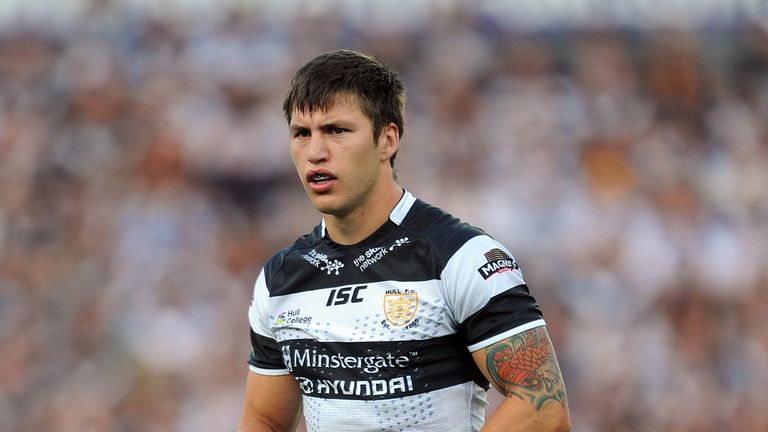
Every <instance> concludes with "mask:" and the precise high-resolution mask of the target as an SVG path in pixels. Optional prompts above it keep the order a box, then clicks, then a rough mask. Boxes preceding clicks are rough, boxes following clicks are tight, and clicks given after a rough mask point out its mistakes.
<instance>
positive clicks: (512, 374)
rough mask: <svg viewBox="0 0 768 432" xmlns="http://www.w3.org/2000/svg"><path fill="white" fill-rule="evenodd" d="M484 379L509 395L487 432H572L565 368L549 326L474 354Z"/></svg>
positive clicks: (490, 422) (517, 335)
mask: <svg viewBox="0 0 768 432" xmlns="http://www.w3.org/2000/svg"><path fill="white" fill-rule="evenodd" d="M472 356H473V357H474V359H475V363H477V366H478V367H479V368H480V370H481V371H482V372H483V375H485V377H486V378H487V379H488V380H489V381H490V382H491V383H492V384H493V386H494V387H495V388H496V389H497V390H499V391H500V392H501V393H502V394H504V395H506V399H505V400H504V402H503V403H502V404H501V406H499V409H498V410H496V412H495V413H493V415H492V416H491V418H489V419H488V421H487V422H486V424H485V426H484V427H483V431H486V432H491V431H519V432H523V431H570V430H571V424H570V417H569V415H568V401H567V399H566V396H565V384H564V383H563V378H562V374H561V373H560V366H559V365H558V364H557V357H555V350H554V349H553V348H552V343H551V342H550V340H549V335H548V334H547V329H546V327H544V326H541V327H535V328H532V329H530V330H526V331H524V332H522V333H519V334H516V335H514V336H512V337H510V338H508V339H504V340H502V341H499V342H496V343H495V344H493V345H491V346H488V347H486V348H483V349H480V350H477V351H475V352H473V353H472Z"/></svg>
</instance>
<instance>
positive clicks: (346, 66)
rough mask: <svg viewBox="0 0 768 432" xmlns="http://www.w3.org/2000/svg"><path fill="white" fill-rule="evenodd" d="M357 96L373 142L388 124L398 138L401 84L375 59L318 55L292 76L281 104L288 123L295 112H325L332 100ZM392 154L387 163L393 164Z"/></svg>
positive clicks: (401, 113) (359, 55)
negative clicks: (370, 126)
mask: <svg viewBox="0 0 768 432" xmlns="http://www.w3.org/2000/svg"><path fill="white" fill-rule="evenodd" d="M344 94H349V95H354V96H357V100H358V101H359V103H360V109H361V110H362V111H363V114H365V115H366V116H367V117H368V119H369V120H370V121H371V124H372V127H373V138H374V140H375V139H377V138H378V137H379V135H380V134H381V132H382V130H383V129H384V127H385V126H386V125H388V124H389V123H394V124H395V125H397V128H398V131H399V136H400V137H402V136H403V131H404V130H405V85H403V82H402V81H401V80H400V77H399V76H398V75H397V72H395V71H394V70H392V69H390V68H389V67H387V66H386V65H384V64H382V63H381V62H379V61H378V60H376V59H375V58H373V57H372V56H369V55H365V54H362V53H359V52H356V51H351V50H337V51H331V52H327V53H325V54H321V55H319V56H317V57H315V58H314V59H312V60H311V61H309V62H308V63H307V64H305V65H304V66H302V67H301V68H299V70H297V71H296V73H295V74H294V75H293V79H292V80H291V84H290V85H289V87H288V93H287V94H286V95H285V100H284V101H283V114H284V115H285V119H286V120H288V123H289V124H290V123H291V116H292V115H293V112H294V111H295V110H299V111H314V110H317V109H319V110H327V109H329V108H331V106H332V105H333V104H334V103H335V102H336V97H338V96H341V95H344ZM395 156H397V153H395V154H394V155H392V158H391V159H390V164H391V165H392V167H394V165H395Z"/></svg>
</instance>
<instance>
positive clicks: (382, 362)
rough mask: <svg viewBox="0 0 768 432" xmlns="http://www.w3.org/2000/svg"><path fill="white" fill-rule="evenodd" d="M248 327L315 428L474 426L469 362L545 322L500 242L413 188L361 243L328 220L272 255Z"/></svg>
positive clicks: (477, 412) (256, 354)
mask: <svg viewBox="0 0 768 432" xmlns="http://www.w3.org/2000/svg"><path fill="white" fill-rule="evenodd" d="M249 319H250V324H251V343H252V345H253V353H252V354H251V358H250V359H249V364H250V369H251V371H253V372H255V373H259V374H265V375H283V374H288V373H290V374H292V375H293V376H294V377H295V378H296V380H297V381H298V382H299V385H300V387H301V390H302V392H303V399H304V416H305V420H306V423H307V427H308V429H309V430H319V431H326V430H335V431H347V430H354V431H363V430H377V431H378V430H407V431H413V430H421V431H471V430H478V429H479V428H480V426H481V425H482V423H483V417H484V408H485V405H486V404H487V402H486V398H485V396H486V390H487V389H488V381H487V380H486V379H485V378H484V377H483V376H482V374H481V373H480V371H479V370H478V368H477V366H476V365H475V364H474V361H473V359H472V357H471V352H472V351H475V350H478V349H480V348H483V347H486V346H488V345H490V344H493V343H495V342H498V341H500V340H503V339H506V338H508V337H510V336H512V335H514V334H517V333H519V332H522V331H525V330H527V329H530V328H534V327H537V326H541V325H544V321H543V319H542V315H541V312H540V310H539V308H538V306H537V304H536V302H535V300H534V298H533V297H532V296H531V295H530V294H529V292H528V288H527V287H526V285H525V282H524V280H523V276H522V273H521V272H520V269H519V268H518V265H517V264H516V263H515V260H514V259H513V258H512V256H511V254H510V253H509V251H508V250H507V249H506V248H505V247H504V246H502V245H501V244H499V243H498V242H496V241H495V240H494V239H492V238H491V237H489V236H488V235H486V234H485V233H484V232H483V231H481V230H480V229H477V228H474V227H472V226H469V225H467V224H465V223H462V222H461V221H459V220H458V219H456V218H454V217H453V216H451V215H449V214H448V213H446V212H444V211H443V210H441V209H439V208H436V207H433V206H431V205H429V204H427V203H425V202H423V201H421V200H418V199H416V198H414V197H413V195H411V194H410V193H409V192H407V191H406V192H405V193H404V195H403V197H402V199H401V200H400V202H399V203H398V204H397V206H396V207H395V208H394V210H393V211H392V213H391V214H390V217H389V220H388V221H387V222H386V223H385V224H384V225H382V226H381V227H380V228H379V229H378V230H377V231H376V232H375V233H373V234H372V235H371V236H370V237H368V238H367V239H366V240H364V241H362V242H360V243H358V244H355V245H349V246H348V245H339V244H336V243H334V242H333V241H331V240H330V239H329V238H328V237H327V236H326V235H325V225H324V224H323V223H321V224H320V225H318V226H317V227H316V228H315V229H314V230H313V231H312V232H311V233H310V234H307V235H305V236H302V237H301V238H299V239H298V240H297V241H296V242H295V243H294V244H293V245H291V246H290V247H288V248H286V249H283V250H282V251H280V252H279V253H278V254H276V255H275V256H273V257H272V258H271V259H270V260H269V261H268V262H267V263H266V265H265V266H264V269H263V270H262V272H261V274H260V275H259V278H258V280H257V281H256V286H255V289H254V297H253V301H252V302H251V306H250V309H249Z"/></svg>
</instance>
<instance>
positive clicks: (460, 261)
mask: <svg viewBox="0 0 768 432" xmlns="http://www.w3.org/2000/svg"><path fill="white" fill-rule="evenodd" d="M441 280H442V283H443V289H444V290H445V293H444V294H445V298H446V301H447V303H448V307H449V308H450V310H451V312H452V314H453V318H454V320H455V322H456V323H457V324H458V332H459V335H460V336H461V337H462V339H463V340H464V342H465V343H466V344H467V348H468V349H469V351H477V350H479V349H481V348H485V347H487V346H489V345H491V344H493V343H496V342H498V341H501V340H503V339H506V338H508V337H511V336H514V335H515V334H517V333H520V332H523V331H525V330H528V329H531V328H534V327H538V326H542V325H544V324H545V323H544V319H543V318H542V314H541V310H540V309H539V306H538V305H537V304H536V300H535V299H534V298H533V296H531V294H530V292H529V291H528V287H527V286H526V284H525V280H524V279H523V274H522V272H521V271H520V268H519V266H518V265H517V263H516V262H515V259H514V258H513V257H512V255H511V254H510V253H509V251H508V250H507V249H506V248H505V247H504V246H503V245H501V244H500V243H499V242H497V241H496V240H494V239H492V238H491V237H489V236H487V235H480V236H476V237H473V238H471V239H470V240H468V241H467V242H466V243H465V244H464V245H462V246H461V247H460V248H459V249H458V250H457V251H456V252H455V253H454V254H453V255H452V256H451V257H450V259H448V261H447V262H446V264H445V267H444V268H443V271H442V274H441Z"/></svg>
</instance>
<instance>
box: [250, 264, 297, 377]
mask: <svg viewBox="0 0 768 432" xmlns="http://www.w3.org/2000/svg"><path fill="white" fill-rule="evenodd" d="M268 301H269V290H268V289H267V283H266V277H265V275H264V270H262V271H261V274H259V277H258V279H257V280H256V286H255V287H254V289H253V299H252V300H251V306H250V307H249V308H248V321H250V324H251V346H252V347H253V351H252V352H251V356H250V358H249V359H248V365H249V368H250V370H251V371H252V372H255V373H259V374H262V375H287V374H288V369H286V367H285V364H284V363H283V359H282V355H281V351H280V346H279V345H278V344H277V341H276V340H275V336H274V334H273V333H272V330H271V329H270V326H269V313H268V309H267V302H268Z"/></svg>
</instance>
